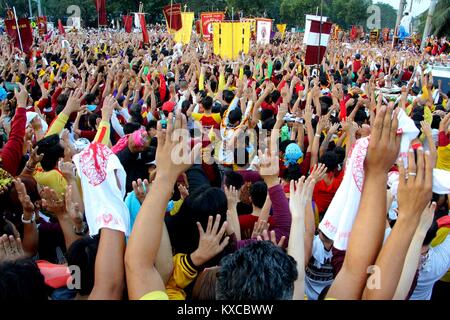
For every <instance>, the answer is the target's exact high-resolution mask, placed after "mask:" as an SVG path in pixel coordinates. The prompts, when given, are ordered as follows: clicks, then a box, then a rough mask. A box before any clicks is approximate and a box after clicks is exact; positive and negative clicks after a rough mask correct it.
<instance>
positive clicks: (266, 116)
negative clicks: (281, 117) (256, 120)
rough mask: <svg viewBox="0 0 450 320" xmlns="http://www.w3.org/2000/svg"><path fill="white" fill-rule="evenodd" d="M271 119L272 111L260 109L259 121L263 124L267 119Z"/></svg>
mask: <svg viewBox="0 0 450 320" xmlns="http://www.w3.org/2000/svg"><path fill="white" fill-rule="evenodd" d="M272 118H273V110H272V109H262V110H261V121H262V122H264V121H266V120H267V119H272Z"/></svg>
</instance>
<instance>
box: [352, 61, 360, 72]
mask: <svg viewBox="0 0 450 320" xmlns="http://www.w3.org/2000/svg"><path fill="white" fill-rule="evenodd" d="M359 69H361V60H354V61H353V72H354V73H358V71H359Z"/></svg>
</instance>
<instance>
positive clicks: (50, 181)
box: [33, 166, 67, 198]
mask: <svg viewBox="0 0 450 320" xmlns="http://www.w3.org/2000/svg"><path fill="white" fill-rule="evenodd" d="M33 177H34V179H35V180H36V182H37V183H38V184H39V185H41V186H43V187H49V188H51V189H53V190H54V191H55V192H56V193H57V194H58V196H59V198H62V197H63V195H64V192H66V188H67V181H66V179H65V178H64V177H63V175H62V173H61V172H60V171H59V170H56V169H53V170H50V171H44V170H43V169H42V167H40V166H38V167H36V170H35V171H34V174H33Z"/></svg>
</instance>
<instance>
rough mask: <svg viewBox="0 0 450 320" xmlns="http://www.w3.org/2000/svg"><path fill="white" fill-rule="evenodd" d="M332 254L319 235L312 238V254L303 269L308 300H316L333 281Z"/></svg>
mask: <svg viewBox="0 0 450 320" xmlns="http://www.w3.org/2000/svg"><path fill="white" fill-rule="evenodd" d="M332 257H333V254H332V252H331V250H330V251H327V250H325V247H324V246H323V242H322V240H320V237H319V235H316V236H315V237H314V240H313V246H312V256H311V260H310V261H309V263H308V266H307V267H306V270H305V293H306V296H307V297H308V300H317V299H318V298H319V295H320V293H321V292H322V291H323V289H325V288H326V287H327V286H330V285H331V284H332V283H333V267H332V265H331V258H332Z"/></svg>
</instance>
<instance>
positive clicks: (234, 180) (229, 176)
mask: <svg viewBox="0 0 450 320" xmlns="http://www.w3.org/2000/svg"><path fill="white" fill-rule="evenodd" d="M225 185H226V186H227V187H230V186H233V187H235V188H236V189H237V190H239V189H241V187H242V186H243V185H244V178H243V177H242V176H241V175H240V174H239V173H237V172H234V171H229V172H227V173H225Z"/></svg>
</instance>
